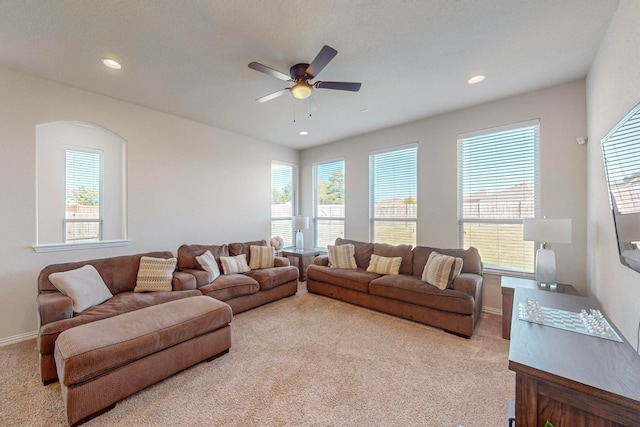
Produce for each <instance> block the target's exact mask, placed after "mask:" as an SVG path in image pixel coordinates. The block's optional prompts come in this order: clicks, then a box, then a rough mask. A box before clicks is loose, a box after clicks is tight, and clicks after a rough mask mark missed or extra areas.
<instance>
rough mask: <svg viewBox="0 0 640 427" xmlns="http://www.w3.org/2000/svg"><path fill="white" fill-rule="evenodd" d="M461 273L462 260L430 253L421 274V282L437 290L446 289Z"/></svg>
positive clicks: (434, 252)
mask: <svg viewBox="0 0 640 427" xmlns="http://www.w3.org/2000/svg"><path fill="white" fill-rule="evenodd" d="M461 271H462V258H454V257H452V256H449V255H442V254H439V253H438V252H436V251H433V252H431V255H429V259H428V260H427V264H426V265H425V266H424V271H423V272H422V280H424V281H425V282H427V283H429V284H430V285H433V286H436V287H437V288H439V289H447V288H448V287H449V286H451V284H452V283H453V279H455V278H456V277H457V276H458V275H459V274H460V272H461Z"/></svg>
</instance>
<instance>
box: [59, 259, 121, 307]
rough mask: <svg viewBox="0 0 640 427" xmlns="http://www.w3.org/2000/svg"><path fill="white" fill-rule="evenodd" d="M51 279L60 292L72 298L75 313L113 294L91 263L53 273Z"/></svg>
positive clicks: (101, 301)
mask: <svg viewBox="0 0 640 427" xmlns="http://www.w3.org/2000/svg"><path fill="white" fill-rule="evenodd" d="M49 280H50V281H51V283H53V286H55V287H56V288H57V289H58V290H59V291H60V292H62V293H63V294H65V295H66V296H68V297H69V298H71V300H72V301H73V311H74V312H75V313H82V312H83V311H85V310H86V309H87V308H89V307H93V306H94V305H98V304H102V303H103V302H105V301H106V300H108V299H109V298H111V297H112V296H113V295H112V294H111V291H110V290H109V288H108V287H107V285H106V284H105V283H104V280H102V277H101V276H100V273H98V270H96V268H95V267H94V266H93V265H90V264H87V265H85V266H82V267H80V268H76V269H75V270H68V271H60V272H57V273H51V274H50V275H49Z"/></svg>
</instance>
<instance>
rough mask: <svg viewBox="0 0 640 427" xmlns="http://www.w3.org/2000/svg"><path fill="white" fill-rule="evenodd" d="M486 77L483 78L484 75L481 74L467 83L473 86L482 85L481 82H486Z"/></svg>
mask: <svg viewBox="0 0 640 427" xmlns="http://www.w3.org/2000/svg"><path fill="white" fill-rule="evenodd" d="M484 77H485V76H483V75H481V74H480V75H477V76H473V77H471V78H470V79H469V80H467V83H469V84H470V85H472V84H476V83H480V82H481V81H483V80H484Z"/></svg>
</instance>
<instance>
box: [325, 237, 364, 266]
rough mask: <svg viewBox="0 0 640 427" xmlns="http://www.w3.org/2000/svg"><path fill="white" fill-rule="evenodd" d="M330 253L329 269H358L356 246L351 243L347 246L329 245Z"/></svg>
mask: <svg viewBox="0 0 640 427" xmlns="http://www.w3.org/2000/svg"><path fill="white" fill-rule="evenodd" d="M327 249H328V251H329V267H331V268H350V269H356V268H358V266H357V264H356V258H355V252H356V250H355V246H353V245H352V244H351V243H349V244H346V245H338V246H334V245H327Z"/></svg>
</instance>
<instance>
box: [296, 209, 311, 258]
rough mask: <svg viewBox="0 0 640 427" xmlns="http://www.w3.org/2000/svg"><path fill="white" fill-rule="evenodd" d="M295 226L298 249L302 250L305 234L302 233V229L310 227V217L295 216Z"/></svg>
mask: <svg viewBox="0 0 640 427" xmlns="http://www.w3.org/2000/svg"><path fill="white" fill-rule="evenodd" d="M293 228H295V229H296V249H298V250H302V249H304V236H303V234H302V229H305V230H306V229H307V228H309V217H308V216H294V217H293Z"/></svg>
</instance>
